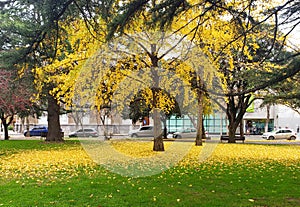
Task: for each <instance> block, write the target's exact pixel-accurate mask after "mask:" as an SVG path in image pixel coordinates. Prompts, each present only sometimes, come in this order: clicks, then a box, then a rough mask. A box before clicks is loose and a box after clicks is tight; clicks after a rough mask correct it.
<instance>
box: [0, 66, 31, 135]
mask: <svg viewBox="0 0 300 207" xmlns="http://www.w3.org/2000/svg"><path fill="white" fill-rule="evenodd" d="M30 97H31V95H30V90H29V89H28V87H27V86H26V83H25V82H24V81H22V80H21V79H19V78H17V77H16V76H15V75H14V73H13V71H7V70H3V69H2V70H0V119H1V122H2V125H3V128H4V139H5V140H8V139H9V136H8V126H9V125H10V124H11V123H12V121H13V119H14V116H15V115H16V114H18V113H22V112H24V111H28V110H30V108H31V107H32V102H31V101H30Z"/></svg>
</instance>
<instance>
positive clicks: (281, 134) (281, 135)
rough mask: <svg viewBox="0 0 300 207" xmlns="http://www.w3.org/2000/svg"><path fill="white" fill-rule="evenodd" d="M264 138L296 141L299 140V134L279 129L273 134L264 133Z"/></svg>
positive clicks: (290, 130)
mask: <svg viewBox="0 0 300 207" xmlns="http://www.w3.org/2000/svg"><path fill="white" fill-rule="evenodd" d="M262 138H264V139H267V140H274V139H288V140H295V139H296V138H297V133H296V132H294V131H293V130H292V129H277V130H274V131H272V132H267V133H263V135H262Z"/></svg>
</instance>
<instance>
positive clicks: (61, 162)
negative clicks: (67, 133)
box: [0, 146, 94, 179]
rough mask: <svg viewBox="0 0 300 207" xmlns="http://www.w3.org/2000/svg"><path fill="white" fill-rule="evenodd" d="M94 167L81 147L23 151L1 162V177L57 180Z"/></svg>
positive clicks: (4, 158) (6, 157)
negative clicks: (79, 170) (85, 168)
mask: <svg viewBox="0 0 300 207" xmlns="http://www.w3.org/2000/svg"><path fill="white" fill-rule="evenodd" d="M93 165H94V163H93V161H92V160H91V159H90V158H89V156H88V155H87V154H86V152H85V151H84V150H82V148H81V147H80V146H78V147H77V148H72V149H65V150H64V149H56V150H54V149H51V150H23V151H19V152H17V153H14V154H11V155H8V156H5V157H2V159H1V160H0V170H1V177H4V178H21V177H26V178H36V177H42V178H46V179H57V178H58V177H57V176H61V177H64V176H65V177H70V176H76V175H77V173H78V169H79V168H82V167H88V168H90V167H92V166H93ZM82 169H83V168H82Z"/></svg>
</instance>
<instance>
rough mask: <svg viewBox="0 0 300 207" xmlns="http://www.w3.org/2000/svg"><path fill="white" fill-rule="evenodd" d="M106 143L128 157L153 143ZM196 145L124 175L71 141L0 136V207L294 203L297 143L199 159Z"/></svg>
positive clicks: (224, 148) (234, 148) (298, 196)
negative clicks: (143, 171) (147, 169)
mask: <svg viewBox="0 0 300 207" xmlns="http://www.w3.org/2000/svg"><path fill="white" fill-rule="evenodd" d="M112 144H113V145H115V146H116V148H117V149H118V150H119V151H120V152H122V153H124V154H129V155H130V156H150V155H151V153H152V151H151V148H150V149H149V146H150V145H151V143H150V145H149V143H141V142H132V141H130V142H129V141H123V142H115V143H112ZM143 145H145V147H143ZM166 145H167V147H168V144H166ZM122 146H125V147H123V148H122ZM129 146H131V147H129ZM204 146H205V144H204ZM201 150H204V147H193V148H192V149H191V150H190V153H189V154H188V155H187V156H186V157H185V158H184V159H183V160H182V161H181V162H179V163H178V164H177V165H176V166H173V167H170V168H169V169H168V170H165V171H162V172H160V173H158V174H154V175H151V176H145V177H125V176H121V175H119V174H116V173H112V172H110V171H109V170H107V169H105V168H104V167H103V166H102V165H97V164H95V163H94V162H93V160H91V159H90V157H89V155H88V154H87V153H86V151H85V150H84V148H83V147H82V145H81V144H80V142H79V141H76V140H75V141H71V140H68V141H66V142H65V143H64V144H45V143H42V142H40V141H33V140H31V141H28V140H26V141H0V158H1V160H0V170H1V174H0V192H1V196H0V206H108V207H111V206H134V207H135V206H300V189H299V186H300V157H299V156H300V146H299V145H265V144H264V145H253V144H218V145H217V146H216V148H215V149H214V151H213V153H212V155H211V156H210V157H209V158H208V159H206V160H204V161H201V162H200V161H199V160H198V155H199V153H200V152H201ZM133 151H134V152H133Z"/></svg>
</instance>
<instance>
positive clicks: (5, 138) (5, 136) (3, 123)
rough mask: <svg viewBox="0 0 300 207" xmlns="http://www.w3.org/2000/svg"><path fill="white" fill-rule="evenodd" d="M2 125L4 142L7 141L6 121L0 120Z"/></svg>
mask: <svg viewBox="0 0 300 207" xmlns="http://www.w3.org/2000/svg"><path fill="white" fill-rule="evenodd" d="M1 121H2V125H3V130H4V140H9V136H8V124H7V123H6V119H5V118H4V119H1Z"/></svg>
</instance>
